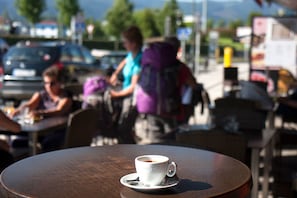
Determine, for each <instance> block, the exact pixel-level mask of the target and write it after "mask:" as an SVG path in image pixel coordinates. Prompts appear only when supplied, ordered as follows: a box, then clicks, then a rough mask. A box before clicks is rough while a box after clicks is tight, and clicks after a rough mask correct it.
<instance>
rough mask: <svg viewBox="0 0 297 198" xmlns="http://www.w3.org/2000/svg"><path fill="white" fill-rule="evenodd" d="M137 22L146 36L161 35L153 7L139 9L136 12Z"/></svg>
mask: <svg viewBox="0 0 297 198" xmlns="http://www.w3.org/2000/svg"><path fill="white" fill-rule="evenodd" d="M134 18H135V21H136V24H137V25H138V27H139V28H140V29H141V31H142V33H143V36H144V37H145V38H150V37H156V36H160V32H159V30H158V27H157V24H156V21H155V18H156V16H155V14H154V12H153V10H151V9H144V10H139V11H136V12H135V13H134Z"/></svg>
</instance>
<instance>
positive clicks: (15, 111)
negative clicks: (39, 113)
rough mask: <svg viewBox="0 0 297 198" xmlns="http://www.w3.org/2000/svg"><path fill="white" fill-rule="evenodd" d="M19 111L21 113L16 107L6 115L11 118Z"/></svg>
mask: <svg viewBox="0 0 297 198" xmlns="http://www.w3.org/2000/svg"><path fill="white" fill-rule="evenodd" d="M20 113H21V109H19V108H18V109H15V110H13V111H11V112H9V114H8V116H9V117H10V118H13V117H15V116H17V115H19V114H20Z"/></svg>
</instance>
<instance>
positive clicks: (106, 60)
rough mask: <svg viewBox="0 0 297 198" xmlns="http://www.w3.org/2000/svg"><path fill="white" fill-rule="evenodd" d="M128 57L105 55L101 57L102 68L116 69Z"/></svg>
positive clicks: (124, 55) (123, 55)
mask: <svg viewBox="0 0 297 198" xmlns="http://www.w3.org/2000/svg"><path fill="white" fill-rule="evenodd" d="M125 57H126V54H119V55H117V54H114V55H113V54H109V55H104V56H102V57H101V59H100V61H101V66H102V68H105V69H106V68H109V67H112V68H114V69H115V68H116V67H117V66H118V64H119V63H120V62H121V61H122V60H123V59H124V58H125Z"/></svg>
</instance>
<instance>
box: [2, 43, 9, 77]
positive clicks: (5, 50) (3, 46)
mask: <svg viewBox="0 0 297 198" xmlns="http://www.w3.org/2000/svg"><path fill="white" fill-rule="evenodd" d="M8 48H9V45H8V43H7V42H6V41H5V40H4V39H2V38H0V76H2V75H3V65H2V57H3V56H4V54H5V53H6V52H7V50H8Z"/></svg>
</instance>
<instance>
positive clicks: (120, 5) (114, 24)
mask: <svg viewBox="0 0 297 198" xmlns="http://www.w3.org/2000/svg"><path fill="white" fill-rule="evenodd" d="M133 7H134V6H133V4H132V3H130V2H129V0H115V1H114V3H113V5H112V7H111V9H110V10H109V11H108V12H107V15H106V20H107V25H106V33H107V35H110V36H113V37H115V38H116V39H117V40H119V39H120V35H121V32H122V31H123V30H124V29H126V28H127V27H128V26H130V25H132V24H133V23H134V20H133V14H132V13H133Z"/></svg>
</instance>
